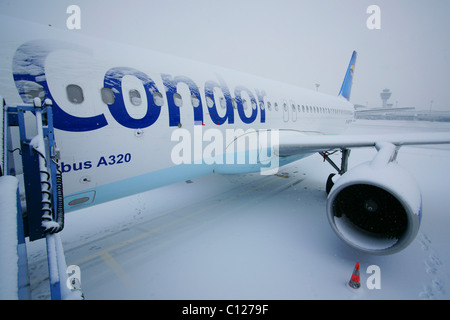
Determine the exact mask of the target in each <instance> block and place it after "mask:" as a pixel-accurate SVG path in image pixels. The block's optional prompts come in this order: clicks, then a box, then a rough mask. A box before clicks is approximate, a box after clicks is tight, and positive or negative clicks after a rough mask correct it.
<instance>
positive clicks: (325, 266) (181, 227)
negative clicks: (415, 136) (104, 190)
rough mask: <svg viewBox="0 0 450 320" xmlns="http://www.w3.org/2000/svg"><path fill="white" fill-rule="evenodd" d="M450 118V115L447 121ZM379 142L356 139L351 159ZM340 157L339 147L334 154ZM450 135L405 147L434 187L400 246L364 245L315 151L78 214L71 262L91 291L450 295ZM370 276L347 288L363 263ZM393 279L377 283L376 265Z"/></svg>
mask: <svg viewBox="0 0 450 320" xmlns="http://www.w3.org/2000/svg"><path fill="white" fill-rule="evenodd" d="M415 124H416V123H404V122H384V121H372V122H370V121H367V122H365V121H357V122H356V123H355V124H353V126H352V127H351V128H350V129H349V131H348V133H349V134H361V133H365V132H367V131H370V132H373V131H376V132H378V133H389V132H396V133H399V132H405V131H414V132H421V131H428V130H433V131H439V130H445V131H447V132H448V131H449V127H448V124H447V126H445V125H444V124H438V125H434V124H428V125H427V126H424V124H423V123H420V124H417V125H415ZM443 126H444V127H443ZM375 154H376V150H375V149H373V148H372V149H365V148H364V149H354V150H352V154H351V156H350V164H349V168H352V167H355V166H356V165H358V164H360V163H363V162H366V161H369V160H371V159H372V158H373V156H374V155H375ZM334 157H336V160H338V159H339V155H337V154H336V155H334ZM449 158H450V147H448V146H427V147H402V148H401V149H400V151H399V154H398V157H397V161H398V163H399V165H400V166H402V167H404V168H405V169H406V170H408V171H410V173H411V174H412V175H413V176H414V178H415V179H416V180H417V181H418V183H419V186H420V188H421V191H422V199H423V218H422V224H421V229H420V230H419V234H418V236H417V238H416V239H415V240H414V241H413V242H412V243H411V245H410V246H409V247H407V248H406V249H404V250H403V251H401V252H399V253H397V254H394V255H388V256H373V255H368V254H363V253H360V252H359V251H356V250H355V249H352V248H351V247H349V246H348V245H346V244H345V243H343V242H342V241H341V240H339V238H338V237H337V236H336V235H335V234H334V232H333V230H332V229H331V227H330V226H329V224H328V220H327V217H326V198H327V196H326V193H325V181H326V178H327V176H328V174H329V173H331V172H332V169H331V167H330V166H329V165H328V164H327V163H324V162H323V159H322V158H321V157H320V156H318V155H314V156H312V157H309V158H306V159H303V160H300V161H297V162H295V163H293V164H290V165H288V166H285V167H282V168H281V169H280V171H279V173H278V174H277V175H275V176H262V175H260V174H246V175H218V174H216V175H210V176H205V177H201V178H197V179H193V180H192V181H189V183H186V182H180V183H177V184H174V185H170V186H167V187H163V188H159V189H155V190H152V191H149V192H146V193H142V194H138V195H135V196H131V197H127V198H124V199H121V200H117V201H112V202H109V203H105V204H102V205H99V206H95V207H92V208H88V209H83V210H79V211H75V212H72V213H70V214H67V215H66V223H65V229H64V230H63V231H62V233H61V239H62V241H63V245H64V249H65V254H66V261H67V264H68V265H77V266H79V267H80V270H81V282H82V290H83V293H84V295H85V297H86V299H88V300H89V299H255V300H258V299H448V298H449V297H450V279H449V274H450V252H449V250H448V243H449V241H450V235H449V233H448V225H450V215H449V212H448V210H447V209H446V208H448V207H449V205H450V198H449V197H448V191H447V190H448V189H447V188H446V187H447V185H446V182H447V179H445V178H443V177H448V176H449V175H450V168H449V167H448V161H449ZM28 254H29V264H30V276H31V282H32V297H33V299H49V297H50V294H49V290H48V278H47V279H46V277H48V271H47V269H46V268H47V261H46V253H45V241H34V242H31V243H28ZM356 262H359V263H360V265H361V288H360V289H358V293H357V294H355V293H354V291H353V292H352V291H350V290H348V289H347V285H346V284H347V283H348V281H349V279H350V276H351V273H352V271H353V268H354V266H355V263H356ZM374 265H375V266H378V267H379V268H380V270H381V276H380V279H381V288H380V289H373V290H371V289H369V287H368V286H367V285H366V281H368V280H369V277H370V275H371V270H373V269H374V268H373V267H371V266H374Z"/></svg>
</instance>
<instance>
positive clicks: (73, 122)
mask: <svg viewBox="0 0 450 320" xmlns="http://www.w3.org/2000/svg"><path fill="white" fill-rule="evenodd" d="M61 49H65V50H67V49H68V50H74V51H77V52H82V53H88V54H89V50H87V49H86V48H84V47H81V46H77V45H73V44H68V43H65V42H62V41H55V40H45V41H29V42H26V43H24V44H23V45H21V46H20V47H19V48H18V49H17V51H16V53H15V55H14V58H13V77H14V82H15V84H16V88H17V90H18V92H19V94H20V96H21V98H22V100H23V102H24V103H32V100H33V98H34V97H33V95H32V94H30V89H29V88H35V89H33V90H34V91H36V92H38V93H39V97H41V96H42V97H41V98H43V97H45V98H49V99H51V100H52V101H53V116H54V127H55V128H57V129H60V130H64V131H71V132H83V131H84V132H85V131H93V130H97V129H100V128H103V127H105V126H107V125H108V120H107V118H106V117H105V114H103V113H101V114H97V115H93V116H90V117H79V116H75V115H73V114H70V113H69V112H67V111H64V110H63V109H62V108H61V107H60V103H61V101H55V99H54V98H53V96H52V93H51V90H50V88H49V86H48V83H47V78H46V74H45V62H46V60H47V57H48V55H49V54H50V53H51V52H53V51H55V50H61ZM125 76H132V77H135V78H137V79H138V80H139V81H141V83H142V85H143V87H144V89H145V93H146V96H147V100H146V102H147V103H146V104H145V105H146V108H147V110H146V112H145V115H144V116H143V117H141V118H139V119H136V118H134V117H132V116H131V115H130V114H129V113H128V111H127V108H126V107H125V101H124V92H123V88H122V80H123V78H124V77H125ZM217 78H218V79H217V80H208V81H206V82H205V84H204V92H203V96H202V95H201V93H200V90H199V88H200V87H199V86H198V85H197V83H195V82H194V80H192V79H191V78H189V77H186V76H183V75H179V76H175V77H174V76H172V75H170V74H161V80H162V82H163V85H164V89H163V90H158V88H157V86H156V84H155V82H154V81H153V79H151V78H150V77H149V76H148V75H147V74H146V73H144V72H142V71H140V70H136V69H133V68H128V67H114V68H111V69H109V70H108V71H107V72H106V73H105V75H104V81H103V86H104V88H107V89H109V90H111V92H113V94H114V99H111V104H109V102H108V104H107V106H108V110H109V112H110V113H111V115H112V117H113V118H114V120H115V121H116V122H117V123H119V124H120V125H122V126H123V127H126V128H130V129H143V128H147V127H150V126H151V125H153V124H154V123H155V122H156V121H157V120H158V119H159V116H160V114H161V111H162V109H161V103H157V102H156V100H155V96H161V97H162V95H161V92H165V93H166V99H167V108H168V114H169V127H176V126H180V124H181V123H182V122H181V115H180V110H179V109H180V108H179V106H177V105H176V103H175V101H174V96H175V94H177V87H178V85H179V84H183V85H187V86H188V88H189V91H190V94H191V101H192V108H193V112H194V124H202V123H203V120H204V119H203V106H204V105H203V104H202V100H203V101H204V102H205V101H206V102H208V103H206V105H207V107H208V111H209V112H208V113H209V116H210V118H211V121H212V122H213V123H214V124H215V125H223V124H233V123H235V116H239V119H240V120H241V121H242V122H243V123H245V124H251V123H254V122H255V121H258V110H259V113H260V117H259V121H260V122H261V123H264V122H265V121H266V115H265V108H264V101H263V97H264V96H265V92H264V91H260V90H258V89H256V90H255V92H252V91H251V90H250V89H248V88H246V87H244V86H237V87H236V88H235V89H234V91H233V93H234V96H235V97H234V98H233V97H232V95H231V92H230V89H229V88H228V86H227V84H226V82H225V80H224V79H222V78H221V77H220V76H219V75H218V76H217ZM244 92H245V94H246V95H247V96H249V97H250V100H251V101H250V104H251V106H252V111H251V114H250V115H246V113H245V112H244V104H243V99H242V93H244ZM254 93H256V94H254ZM100 97H101V95H100V92H99V99H100ZM202 98H203V99H202ZM144 101H145V100H144ZM194 101H195V103H194ZM216 101H220V103H219V104H220V105H219V106H218V105H217V103H216ZM61 105H62V104H61ZM236 106H237V111H235V109H236ZM220 108H224V109H225V113H224V112H223V111H222V112H219V111H218V109H220Z"/></svg>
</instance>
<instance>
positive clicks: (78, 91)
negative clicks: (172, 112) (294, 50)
mask: <svg viewBox="0 0 450 320" xmlns="http://www.w3.org/2000/svg"><path fill="white" fill-rule="evenodd" d="M66 93H67V99H68V100H69V101H70V102H72V103H74V104H81V103H83V101H84V95H83V89H82V88H81V87H80V86H78V85H76V84H69V85H68V86H67V87H66ZM101 96H102V101H103V102H104V103H106V104H109V105H111V104H113V103H114V101H115V96H114V92H113V90H111V89H109V88H102V89H101ZM128 96H129V98H130V102H131V104H132V105H134V106H137V107H138V106H140V105H141V104H142V98H141V94H140V93H139V91H138V90H136V89H131V90H130V91H129V92H128ZM153 101H154V102H155V104H156V105H157V106H159V107H162V106H163V105H164V99H163V96H162V94H161V93H160V92H154V93H153ZM173 101H174V103H175V105H176V106H177V107H180V108H181V107H182V106H183V98H182V97H181V95H180V94H179V93H175V94H174V95H173ZM231 102H232V105H233V108H234V109H236V108H237V103H236V99H235V98H232V99H231ZM191 103H192V105H193V106H194V107H195V108H197V107H198V106H199V105H200V100H199V98H198V97H197V96H195V95H192V96H191ZM206 103H207V105H208V107H209V108H211V107H213V106H214V100H213V99H212V98H211V97H206ZM219 104H220V107H221V108H222V109H225V108H226V105H227V104H226V100H225V98H224V97H220V98H219ZM242 105H243V107H244V109H245V110H247V109H248V108H249V106H250V105H251V108H252V109H253V110H255V109H256V108H257V104H256V102H255V101H254V100H251V102H250V104H249V103H248V102H247V100H246V99H242ZM259 107H260V109H261V110H263V109H264V108H265V105H264V103H263V102H260V103H259ZM288 108H289V107H288V105H287V103H283V110H284V111H285V112H287V111H288ZM291 108H292V111H293V112H303V113H316V114H344V113H346V111H344V110H340V109H335V108H328V107H317V106H309V105H302V106H301V107H300V105H299V104H298V105H297V106H296V105H295V104H291ZM267 109H268V110H269V111H271V110H272V103H271V102H270V101H268V102H267ZM273 109H274V110H275V111H278V110H279V107H278V103H277V102H275V103H274V104H273Z"/></svg>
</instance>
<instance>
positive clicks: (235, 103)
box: [231, 98, 237, 109]
mask: <svg viewBox="0 0 450 320" xmlns="http://www.w3.org/2000/svg"><path fill="white" fill-rule="evenodd" d="M231 105H232V106H233V109H236V108H237V102H236V99H235V98H233V99H231Z"/></svg>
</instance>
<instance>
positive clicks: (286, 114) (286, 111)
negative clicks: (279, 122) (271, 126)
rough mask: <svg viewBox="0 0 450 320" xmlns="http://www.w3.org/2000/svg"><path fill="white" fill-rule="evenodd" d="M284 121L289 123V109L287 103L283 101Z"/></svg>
mask: <svg viewBox="0 0 450 320" xmlns="http://www.w3.org/2000/svg"><path fill="white" fill-rule="evenodd" d="M283 121H284V122H288V121H289V107H288V104H287V102H286V101H283Z"/></svg>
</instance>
